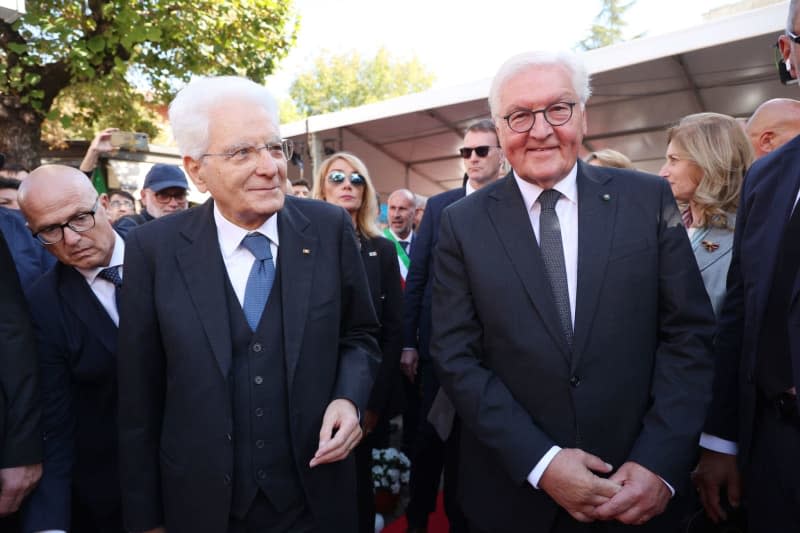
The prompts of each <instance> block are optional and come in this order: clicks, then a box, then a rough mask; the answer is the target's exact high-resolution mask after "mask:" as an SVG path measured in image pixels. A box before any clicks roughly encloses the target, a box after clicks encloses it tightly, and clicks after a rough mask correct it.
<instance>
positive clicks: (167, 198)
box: [114, 163, 189, 238]
mask: <svg viewBox="0 0 800 533" xmlns="http://www.w3.org/2000/svg"><path fill="white" fill-rule="evenodd" d="M188 189H189V182H187V181H186V175H185V174H184V173H183V170H181V169H180V167H177V166H175V165H165V164H163V163H157V164H155V165H153V167H152V168H151V169H150V171H149V172H148V173H147V175H146V176H145V178H144V185H143V186H142V200H141V201H142V206H143V209H142V212H141V213H137V214H133V215H127V216H124V217H122V218H120V219H119V220H117V222H116V223H115V224H114V229H115V230H117V233H119V234H120V235H121V236H122V237H123V238H125V237H126V236H127V235H128V232H129V231H130V230H131V228H134V227H136V226H139V225H140V224H144V223H146V222H150V221H151V220H154V219H156V218H161V217H163V216H164V215H169V214H171V213H177V212H179V211H184V210H186V209H188V208H189V201H188V200H187V192H188Z"/></svg>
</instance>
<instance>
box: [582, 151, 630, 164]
mask: <svg viewBox="0 0 800 533" xmlns="http://www.w3.org/2000/svg"><path fill="white" fill-rule="evenodd" d="M594 160H597V161H598V162H599V163H600V166H601V167H611V168H633V163H631V160H630V159H628V156H626V155H625V154H623V153H621V152H617V151H616V150H612V149H611V148H606V149H605V150H598V151H596V152H592V153H591V154H589V156H588V157H587V158H586V162H587V163H591V162H592V161H594Z"/></svg>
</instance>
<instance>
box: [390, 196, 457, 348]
mask: <svg viewBox="0 0 800 533" xmlns="http://www.w3.org/2000/svg"><path fill="white" fill-rule="evenodd" d="M465 195H466V191H465V189H464V187H460V188H458V189H453V190H450V191H446V192H443V193H440V194H437V195H435V196H432V197H431V198H429V199H428V203H427V204H426V206H425V214H424V215H422V222H420V224H419V229H418V230H417V232H416V233H415V234H414V235H415V238H414V240H413V241H412V244H411V257H410V259H411V265H410V266H409V269H408V275H407V276H406V289H405V292H404V293H403V347H404V348H412V347H413V348H417V351H418V352H419V356H420V357H421V358H425V359H428V358H429V357H430V356H429V354H428V347H429V344H430V338H431V337H430V335H431V333H430V332H431V288H432V287H433V276H431V272H432V270H433V249H434V246H436V241H437V239H438V238H439V224H440V223H441V219H442V211H444V208H445V207H447V206H448V205H450V204H452V203H453V202H456V201H458V200H460V199H462V198H464V196H465Z"/></svg>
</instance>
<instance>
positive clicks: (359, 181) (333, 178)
mask: <svg viewBox="0 0 800 533" xmlns="http://www.w3.org/2000/svg"><path fill="white" fill-rule="evenodd" d="M347 177H348V176H347V174H345V173H344V172H341V171H338V170H334V171H333V172H331V173H330V174H328V181H330V182H331V183H335V184H337V185H338V184H340V183H344V180H345V178H347ZM366 183H367V180H366V179H365V178H364V176H362V175H361V174H359V173H358V172H353V173H352V174H350V184H351V185H354V186H356V187H361V186H363V185H365V184H366Z"/></svg>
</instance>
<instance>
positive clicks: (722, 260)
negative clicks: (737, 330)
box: [693, 214, 736, 316]
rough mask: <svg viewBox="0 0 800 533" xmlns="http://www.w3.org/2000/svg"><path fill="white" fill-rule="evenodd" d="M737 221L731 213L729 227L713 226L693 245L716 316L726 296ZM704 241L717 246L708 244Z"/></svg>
mask: <svg viewBox="0 0 800 533" xmlns="http://www.w3.org/2000/svg"><path fill="white" fill-rule="evenodd" d="M735 223H736V215H733V214H729V215H728V227H727V228H711V229H710V230H709V231H708V233H707V234H706V236H705V238H704V239H702V240H701V241H700V242H698V243H696V244H695V245H694V246H693V251H694V258H695V259H697V266H698V267H699V268H700V275H701V276H702V277H703V285H705V287H706V292H707V293H708V297H709V298H710V299H711V306H712V307H713V308H714V316H719V312H720V309H721V308H722V300H723V299H724V298H725V287H726V282H727V279H728V267H729V266H730V264H731V252H732V250H733V228H734V225H735ZM704 243H708V244H710V245H717V246H716V247H714V246H706V244H704ZM711 248H713V249H711Z"/></svg>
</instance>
